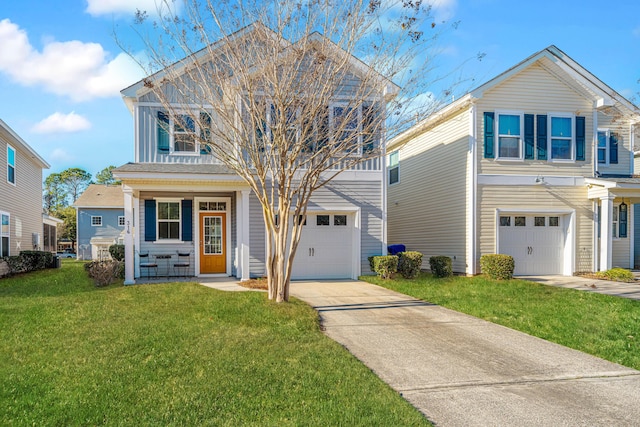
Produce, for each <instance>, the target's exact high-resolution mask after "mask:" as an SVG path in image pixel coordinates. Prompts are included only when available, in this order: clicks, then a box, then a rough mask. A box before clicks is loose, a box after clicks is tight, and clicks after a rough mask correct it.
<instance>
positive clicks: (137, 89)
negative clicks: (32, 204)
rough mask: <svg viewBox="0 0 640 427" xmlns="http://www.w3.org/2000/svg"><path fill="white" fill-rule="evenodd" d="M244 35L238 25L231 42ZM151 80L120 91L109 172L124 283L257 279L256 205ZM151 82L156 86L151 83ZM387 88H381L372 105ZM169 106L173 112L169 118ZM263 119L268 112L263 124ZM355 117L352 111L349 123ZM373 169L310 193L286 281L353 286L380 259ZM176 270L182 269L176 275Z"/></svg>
mask: <svg viewBox="0 0 640 427" xmlns="http://www.w3.org/2000/svg"><path fill="white" fill-rule="evenodd" d="M250 31H252V28H251V27H248V28H247V29H245V30H243V31H240V32H238V33H237V34H238V37H243V35H244V34H247V32H250ZM318 37H320V36H318ZM283 43H288V42H286V41H283ZM336 49H337V47H336ZM214 52H215V51H214ZM208 55H211V50H203V51H201V52H199V53H196V54H195V55H194V58H198V61H200V62H201V63H205V64H206V61H207V60H210V57H209V56H208ZM274 60H275V59H274ZM350 63H351V64H352V67H353V72H352V73H351V76H352V77H353V78H357V76H358V73H361V72H362V69H363V63H362V62H360V61H359V60H357V59H355V58H352V59H351V60H350ZM159 75H160V76H161V74H159ZM153 78H154V76H151V77H150V79H145V80H142V81H140V82H138V83H136V84H134V85H132V86H130V87H128V88H126V89H124V90H123V91H122V96H123V98H124V101H125V104H126V105H127V107H128V108H129V110H130V111H131V113H132V115H133V117H134V121H135V126H134V128H135V135H134V161H133V162H132V163H128V164H126V165H123V166H120V167H118V168H117V169H115V170H114V171H113V174H114V176H116V177H117V178H118V179H120V180H121V181H122V184H123V191H124V216H125V219H124V222H125V239H124V240H125V260H126V265H128V266H129V265H133V266H134V268H133V269H128V270H126V279H125V283H128V284H130V283H134V281H135V279H136V278H139V277H146V276H153V275H156V274H157V275H174V274H176V275H190V276H198V277H202V276H235V277H238V278H240V279H243V280H244V279H248V278H250V277H262V276H264V275H265V274H266V273H265V271H266V270H265V262H266V255H267V254H266V252H267V250H266V238H265V224H264V219H263V214H262V208H261V205H260V203H259V202H258V199H257V198H256V196H255V195H254V194H253V192H252V190H251V189H250V187H249V185H248V184H247V183H246V182H245V181H243V179H242V178H241V177H240V176H239V175H237V174H236V173H235V172H234V171H232V170H230V169H229V168H227V167H226V166H224V165H223V164H222V162H221V161H220V160H219V159H218V158H216V157H215V156H214V155H212V154H211V152H210V151H209V150H208V149H207V147H206V146H202V147H201V146H200V145H199V144H198V143H197V142H196V141H194V140H193V139H190V138H189V136H187V135H186V134H185V132H184V128H183V126H184V124H183V125H180V124H179V122H180V118H178V117H173V116H172V112H171V111H170V110H169V109H167V106H166V104H165V105H163V103H162V102H160V100H159V99H158V98H157V96H156V95H155V94H154V91H153V90H152V89H151V83H150V82H152V81H156V80H153ZM157 81H158V82H160V84H162V79H161V78H160V77H158V79H157ZM395 88H397V87H396V86H395V85H393V84H392V83H390V82H388V81H383V82H382V84H381V87H380V97H383V96H388V94H389V93H390V92H393V90H395ZM220 90H221V91H228V92H227V93H225V98H226V99H229V100H235V99H238V97H241V96H243V94H242V93H240V92H238V91H237V89H236V88H235V87H234V86H233V82H232V81H230V83H229V86H228V87H225V88H221V89H220ZM383 92H384V93H383ZM342 95H343V96H344V93H343V94H342ZM339 101H340V100H336V103H335V105H334V104H330V105H327V106H326V111H325V113H326V115H327V116H329V117H334V120H333V122H332V121H330V122H329V126H331V123H335V121H336V119H335V117H337V116H335V115H336V114H338V113H339V112H340V111H342V110H344V108H343V107H342V105H343V104H344V98H341V101H342V102H343V104H340V103H339ZM234 102H235V101H234ZM179 108H180V106H179V105H178V106H176V108H173V110H174V112H173V114H176V113H175V111H176V110H178V109H179ZM182 108H185V107H182ZM203 109H204V110H205V113H206V107H204V108H203ZM178 114H179V113H178ZM267 114H270V112H269V109H267V111H265V123H267V122H268V119H267V117H266V115H267ZM332 114H333V115H332ZM363 116H364V115H363V114H361V113H360V111H358V114H357V118H358V120H363ZM237 120H239V121H240V120H243V118H242V117H240V116H239V117H237ZM183 121H184V120H183ZM188 123H189V122H188V121H187V125H188ZM355 126H360V124H359V123H358V124H356V125H355ZM323 131H324V132H330V131H331V129H324V130H323ZM383 134H384V133H383V132H379V133H378V134H377V136H376V138H377V139H376V141H373V142H372V143H375V144H379V145H380V146H382V145H383V142H382V140H381V138H382V136H383ZM213 143H214V144H215V141H214V142H213ZM383 162H384V159H383V158H372V159H370V160H367V161H366V162H364V163H362V164H360V165H359V166H358V167H357V168H354V170H347V171H344V172H342V173H341V174H339V175H338V176H337V177H335V178H334V179H333V180H331V182H330V183H329V184H327V185H325V186H323V187H322V188H320V189H318V190H316V191H315V193H314V195H313V196H312V198H311V200H310V202H309V205H308V210H307V215H306V219H305V221H304V225H303V227H304V231H303V232H302V237H301V241H300V244H299V246H298V251H297V256H296V258H295V262H294V264H293V267H292V278H293V279H322V278H325V279H328V278H332V279H337V278H351V279H355V278H357V277H358V276H359V275H360V274H362V273H368V272H369V265H368V261H367V257H368V256H371V255H380V254H382V253H385V248H386V240H385V236H386V234H385V233H386V230H385V225H386V223H385V216H384V203H385V197H384V191H385V185H384V177H385V174H384V170H385V168H384V166H383ZM355 169H357V170H355ZM179 254H182V255H183V256H184V255H187V257H186V258H183V257H179ZM184 260H186V261H184ZM177 265H186V267H185V268H183V269H176V268H175V267H176V266H177Z"/></svg>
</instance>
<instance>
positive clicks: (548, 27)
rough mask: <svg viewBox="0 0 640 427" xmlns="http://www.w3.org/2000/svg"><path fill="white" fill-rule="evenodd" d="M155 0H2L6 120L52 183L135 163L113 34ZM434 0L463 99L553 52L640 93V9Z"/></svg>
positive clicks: (618, 2)
mask: <svg viewBox="0 0 640 427" xmlns="http://www.w3.org/2000/svg"><path fill="white" fill-rule="evenodd" d="M153 1H154V0H56V1H42V0H22V1H19V2H18V1H10V0H2V2H1V4H0V100H1V101H0V119H2V120H4V121H5V122H6V123H7V124H8V125H9V126H10V127H11V128H13V129H14V130H15V131H16V132H17V133H18V134H19V135H20V136H21V137H22V138H23V139H24V140H25V141H27V143H29V144H30V145H31V146H32V147H33V148H34V149H35V150H36V151H37V152H38V153H40V155H42V156H43V157H44V158H45V160H46V161H47V162H49V163H50V164H51V169H50V170H48V171H45V177H46V176H47V175H48V174H49V173H51V172H60V171H62V170H64V169H66V168H69V167H80V168H83V169H85V170H87V171H88V172H90V173H92V174H93V175H94V176H95V174H96V173H97V172H99V171H100V170H102V169H103V168H105V167H106V166H109V165H116V166H119V165H122V164H124V163H126V162H129V161H132V160H133V118H132V116H131V114H130V113H129V111H128V110H127V109H126V107H125V105H124V103H123V102H122V100H121V97H120V93H119V91H120V90H121V89H123V88H125V87H126V86H128V85H129V84H132V83H135V82H136V81H138V80H139V79H140V78H141V77H142V74H141V71H140V70H139V69H138V68H137V67H136V66H135V65H134V64H133V63H132V62H131V61H130V60H128V58H127V57H126V55H124V54H123V53H122V51H121V50H120V48H119V47H118V45H117V44H116V42H115V39H114V36H113V33H114V31H115V32H117V33H118V34H120V35H123V34H126V33H127V32H126V28H128V26H129V25H130V24H131V22H132V16H133V11H134V10H135V9H136V8H139V9H146V10H151V9H153ZM434 1H435V4H434V11H435V14H436V18H437V22H440V21H442V20H448V21H449V22H453V21H459V25H458V26H457V29H455V30H453V29H452V30H448V31H446V32H445V33H444V34H443V35H442V37H440V39H439V41H438V49H439V51H440V53H439V55H438V56H437V57H436V58H435V64H436V65H437V68H436V70H435V71H434V73H435V75H436V76H445V80H444V81H445V82H446V81H452V80H458V79H462V80H463V81H464V83H463V84H462V85H461V86H460V87H459V89H458V91H459V92H460V91H463V92H464V91H466V90H468V89H471V88H473V87H476V86H478V85H479V84H481V83H483V82H485V81H487V80H489V79H490V78H492V77H494V76H496V75H497V74H500V73H501V72H503V71H505V70H506V69H508V68H510V67H511V66H513V65H515V64H517V63H518V62H520V61H521V60H523V59H525V58H527V57H528V56H530V55H532V54H533V53H535V52H537V51H539V50H541V49H544V48H545V47H547V46H549V45H552V44H553V45H556V46H557V47H558V48H560V49H561V50H563V51H564V52H565V53H566V54H568V55H569V56H571V57H572V58H573V59H574V60H576V61H578V63H580V64H581V65H582V66H584V67H585V68H586V69H587V70H589V71H591V72H592V73H593V74H595V75H596V76H597V77H599V78H600V79H601V80H602V81H604V82H605V83H606V84H608V85H609V86H611V87H612V88H613V89H615V90H616V91H618V92H619V93H621V94H622V95H624V96H626V97H627V98H631V97H633V96H634V95H635V94H637V93H638V92H640V84H639V83H638V80H639V79H640V2H638V1H637V0H614V1H609V2H602V1H595V0H581V1H575V0H565V1H558V0H538V1H536V2H530V1H514V0H434ZM125 41H126V40H125ZM478 54H485V56H484V57H483V58H482V60H478ZM440 84H444V82H443V83H440ZM434 89H435V90H434V92H436V93H437V92H438V90H437V88H434ZM463 89H464V90H463ZM456 95H458V96H459V95H461V93H456ZM636 101H637V100H636ZM636 103H637V102H636Z"/></svg>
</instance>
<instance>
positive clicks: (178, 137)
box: [172, 114, 196, 153]
mask: <svg viewBox="0 0 640 427" xmlns="http://www.w3.org/2000/svg"><path fill="white" fill-rule="evenodd" d="M172 130H173V135H172V136H173V151H174V152H188V153H193V152H195V151H196V136H195V135H196V122H195V121H194V120H193V118H192V117H190V116H187V115H185V114H178V115H177V116H176V118H175V119H174V123H173V127H172Z"/></svg>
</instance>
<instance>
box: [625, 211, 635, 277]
mask: <svg viewBox="0 0 640 427" xmlns="http://www.w3.org/2000/svg"><path fill="white" fill-rule="evenodd" d="M628 206H629V208H628V209H627V238H628V239H629V268H630V269H635V233H634V232H633V227H634V218H633V217H634V211H635V204H633V203H631V202H629V205H628Z"/></svg>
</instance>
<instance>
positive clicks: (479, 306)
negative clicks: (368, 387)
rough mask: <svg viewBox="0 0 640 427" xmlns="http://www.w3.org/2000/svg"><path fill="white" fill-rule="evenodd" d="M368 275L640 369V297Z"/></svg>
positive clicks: (478, 280)
mask: <svg viewBox="0 0 640 427" xmlns="http://www.w3.org/2000/svg"><path fill="white" fill-rule="evenodd" d="M362 279H364V280H366V281H368V282H370V283H374V284H377V285H380V286H383V287H385V288H388V289H392V290H395V291H398V292H401V293H403V294H406V295H411V296H413V297H415V298H418V299H421V300H424V301H428V302H432V303H434V304H438V305H440V306H443V307H447V308H450V309H452V310H456V311H459V312H462V313H466V314H470V315H472V316H475V317H479V318H481V319H485V320H488V321H490V322H493V323H498V324H500V325H504V326H507V327H509V328H512V329H516V330H518V331H522V332H525V333H527V334H530V335H534V336H537V337H540V338H543V339H545V340H548V341H552V342H555V343H558V344H562V345H564V346H567V347H570V348H574V349H576V350H580V351H583V352H585V353H589V354H592V355H594V356H598V357H601V358H603V359H606V360H610V361H612V362H615V363H619V364H622V365H625V366H628V367H631V368H635V369H640V301H634V300H629V299H625V298H619V297H613V296H608V295H601V294H597V293H593V292H584V291H578V290H573V289H564V288H555V287H551V286H545V285H541V284H538V283H533V282H530V281H525V280H515V279H514V280H507V281H494V280H489V279H487V278H485V277H483V276H476V277H450V278H444V279H437V278H433V277H432V276H431V275H429V274H421V276H420V277H418V278H417V279H415V280H405V279H402V278H401V277H400V278H397V279H393V280H382V279H379V278H377V277H375V276H366V277H362Z"/></svg>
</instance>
